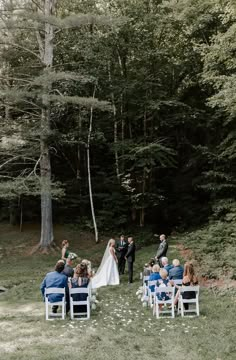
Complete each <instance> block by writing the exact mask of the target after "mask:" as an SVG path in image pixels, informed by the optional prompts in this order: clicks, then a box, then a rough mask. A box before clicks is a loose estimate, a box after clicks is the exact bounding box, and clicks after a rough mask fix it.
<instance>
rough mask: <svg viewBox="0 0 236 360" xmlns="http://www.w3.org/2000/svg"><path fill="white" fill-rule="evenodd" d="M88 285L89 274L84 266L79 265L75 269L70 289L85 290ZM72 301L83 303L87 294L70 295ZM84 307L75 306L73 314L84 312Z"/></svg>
mask: <svg viewBox="0 0 236 360" xmlns="http://www.w3.org/2000/svg"><path fill="white" fill-rule="evenodd" d="M88 284H89V274H88V269H87V265H86V264H82V263H81V264H79V265H77V266H76V268H75V272H74V277H73V278H72V279H71V284H70V286H71V288H87V287H88ZM72 297H73V300H74V301H85V300H86V299H87V297H88V294H72ZM86 310H87V307H86V305H75V306H74V312H75V313H76V312H86Z"/></svg>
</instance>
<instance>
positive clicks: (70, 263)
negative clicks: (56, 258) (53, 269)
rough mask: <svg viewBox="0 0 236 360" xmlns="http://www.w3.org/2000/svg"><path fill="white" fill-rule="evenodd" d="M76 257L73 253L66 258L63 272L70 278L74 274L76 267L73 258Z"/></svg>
mask: <svg viewBox="0 0 236 360" xmlns="http://www.w3.org/2000/svg"><path fill="white" fill-rule="evenodd" d="M74 259H75V257H74V255H73V254H69V255H68V258H67V259H66V264H65V267H64V270H63V271H62V273H63V274H64V275H66V276H67V277H68V278H69V277H73V276H74V269H73V267H72V266H73V260H74Z"/></svg>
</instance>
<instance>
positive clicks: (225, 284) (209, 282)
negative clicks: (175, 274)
mask: <svg viewBox="0 0 236 360" xmlns="http://www.w3.org/2000/svg"><path fill="white" fill-rule="evenodd" d="M176 247H177V249H178V250H179V252H180V255H181V257H182V258H183V259H184V260H185V261H190V260H191V261H193V262H194V265H195V266H196V268H197V270H198V272H199V273H201V270H202V269H201V268H200V267H199V265H198V263H197V261H196V259H194V255H193V251H192V250H191V249H188V248H185V247H184V245H183V244H177V245H176ZM199 284H200V285H201V286H202V287H206V288H211V289H214V288H215V289H220V290H227V289H235V288H236V280H231V279H229V278H227V277H224V278H220V279H209V278H207V277H206V276H200V277H199Z"/></svg>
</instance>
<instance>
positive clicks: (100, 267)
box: [95, 239, 112, 276]
mask: <svg viewBox="0 0 236 360" xmlns="http://www.w3.org/2000/svg"><path fill="white" fill-rule="evenodd" d="M111 240H112V239H110V240H109V241H108V243H107V247H106V250H105V252H104V255H103V258H102V261H101V264H100V265H99V268H98V269H97V271H96V274H95V276H97V275H98V274H99V273H100V271H101V269H102V267H103V265H104V264H105V262H106V260H107V258H108V257H109V256H110V251H109V248H110V243H111Z"/></svg>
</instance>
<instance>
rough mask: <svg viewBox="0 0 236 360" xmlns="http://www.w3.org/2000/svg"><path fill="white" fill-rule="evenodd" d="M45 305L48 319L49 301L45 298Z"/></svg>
mask: <svg viewBox="0 0 236 360" xmlns="http://www.w3.org/2000/svg"><path fill="white" fill-rule="evenodd" d="M45 306H46V320H48V301H47V299H46V300H45Z"/></svg>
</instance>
